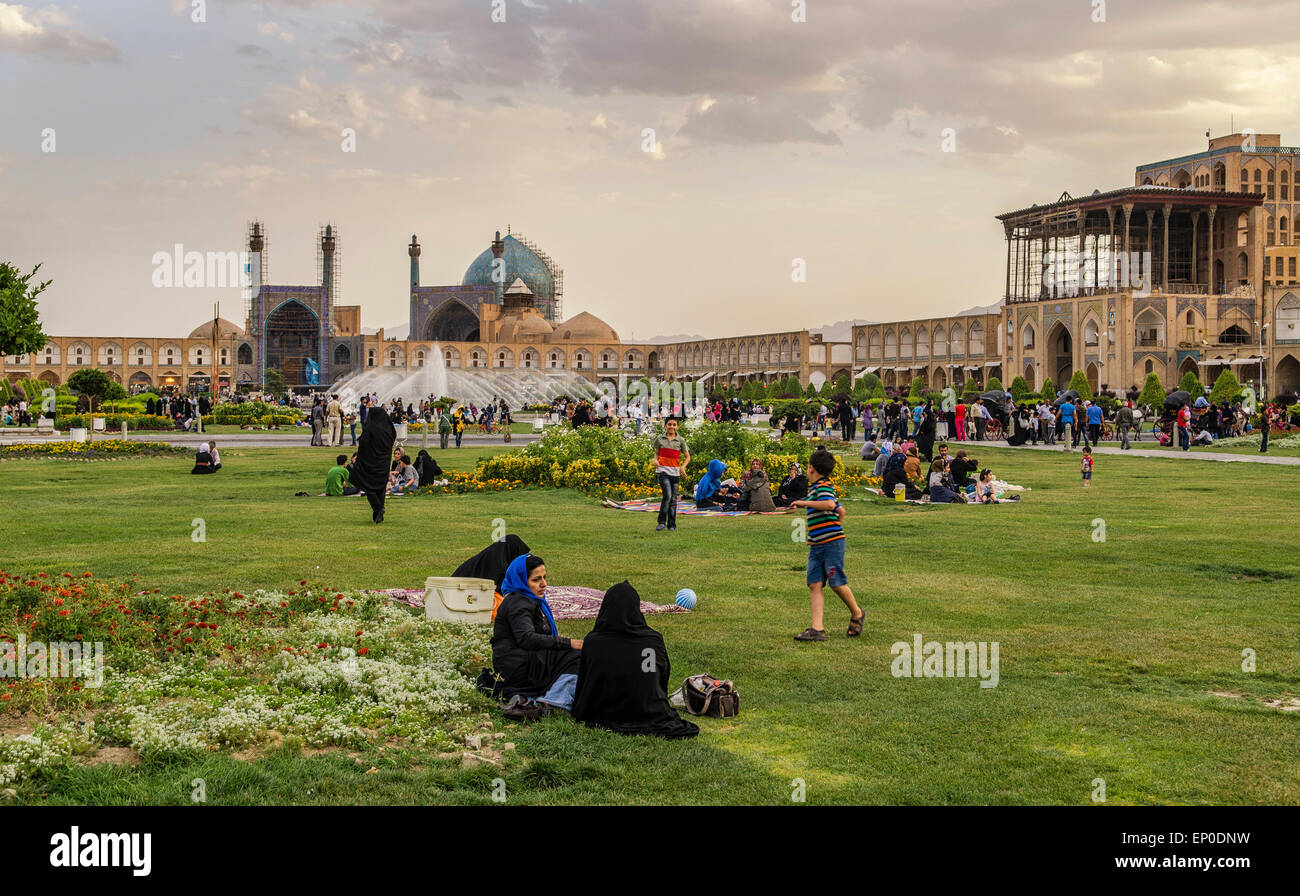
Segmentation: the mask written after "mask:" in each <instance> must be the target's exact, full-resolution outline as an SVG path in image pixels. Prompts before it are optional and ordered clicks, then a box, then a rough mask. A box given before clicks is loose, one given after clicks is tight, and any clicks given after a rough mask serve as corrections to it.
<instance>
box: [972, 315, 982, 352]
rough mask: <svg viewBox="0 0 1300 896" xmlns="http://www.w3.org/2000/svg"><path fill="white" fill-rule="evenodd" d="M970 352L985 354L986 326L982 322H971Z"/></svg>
mask: <svg viewBox="0 0 1300 896" xmlns="http://www.w3.org/2000/svg"><path fill="white" fill-rule="evenodd" d="M970 354H972V355H982V354H984V328H983V327H982V326H980V324H979V323H978V322H977V323H974V324H971V328H970Z"/></svg>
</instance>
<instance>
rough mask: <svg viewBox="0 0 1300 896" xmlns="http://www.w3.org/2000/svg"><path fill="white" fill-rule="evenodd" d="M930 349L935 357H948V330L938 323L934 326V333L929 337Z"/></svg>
mask: <svg viewBox="0 0 1300 896" xmlns="http://www.w3.org/2000/svg"><path fill="white" fill-rule="evenodd" d="M930 345H931V350H932V351H933V353H934V356H935V357H936V358H946V357H948V331H947V330H945V329H944V328H943V325H942V324H940V325H939V326H936V327H935V328H934V334H933V335H932V336H931V337H930Z"/></svg>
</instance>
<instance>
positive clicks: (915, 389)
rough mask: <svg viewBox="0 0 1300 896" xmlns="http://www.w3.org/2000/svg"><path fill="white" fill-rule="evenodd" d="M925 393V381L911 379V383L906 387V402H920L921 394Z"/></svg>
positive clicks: (917, 377) (916, 377)
mask: <svg viewBox="0 0 1300 896" xmlns="http://www.w3.org/2000/svg"><path fill="white" fill-rule="evenodd" d="M924 391H925V381H924V380H922V379H921V378H920V377H919V376H914V377H912V382H911V383H910V384H909V385H908V387H907V400H908V401H909V402H916V401H920V400H921V393H922V392H924Z"/></svg>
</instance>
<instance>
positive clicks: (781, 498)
mask: <svg viewBox="0 0 1300 896" xmlns="http://www.w3.org/2000/svg"><path fill="white" fill-rule="evenodd" d="M806 497H808V477H807V476H805V475H804V474H803V468H802V467H800V466H799V465H798V464H790V475H788V476H786V477H785V478H784V479H782V480H781V487H780V489H779V490H778V493H777V496H776V500H775V501H773V502H772V503H774V504H775V505H776V506H777V507H789V506H790V502H791V501H802V500H803V499H804V498H806Z"/></svg>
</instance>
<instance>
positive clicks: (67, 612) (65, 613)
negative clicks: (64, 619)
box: [59, 610, 72, 616]
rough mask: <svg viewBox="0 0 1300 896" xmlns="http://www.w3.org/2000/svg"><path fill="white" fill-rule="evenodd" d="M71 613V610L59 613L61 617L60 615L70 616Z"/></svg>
mask: <svg viewBox="0 0 1300 896" xmlns="http://www.w3.org/2000/svg"><path fill="white" fill-rule="evenodd" d="M71 612H72V611H71V610H60V611H59V615H60V616H67V615H68V614H69V613H71Z"/></svg>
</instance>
